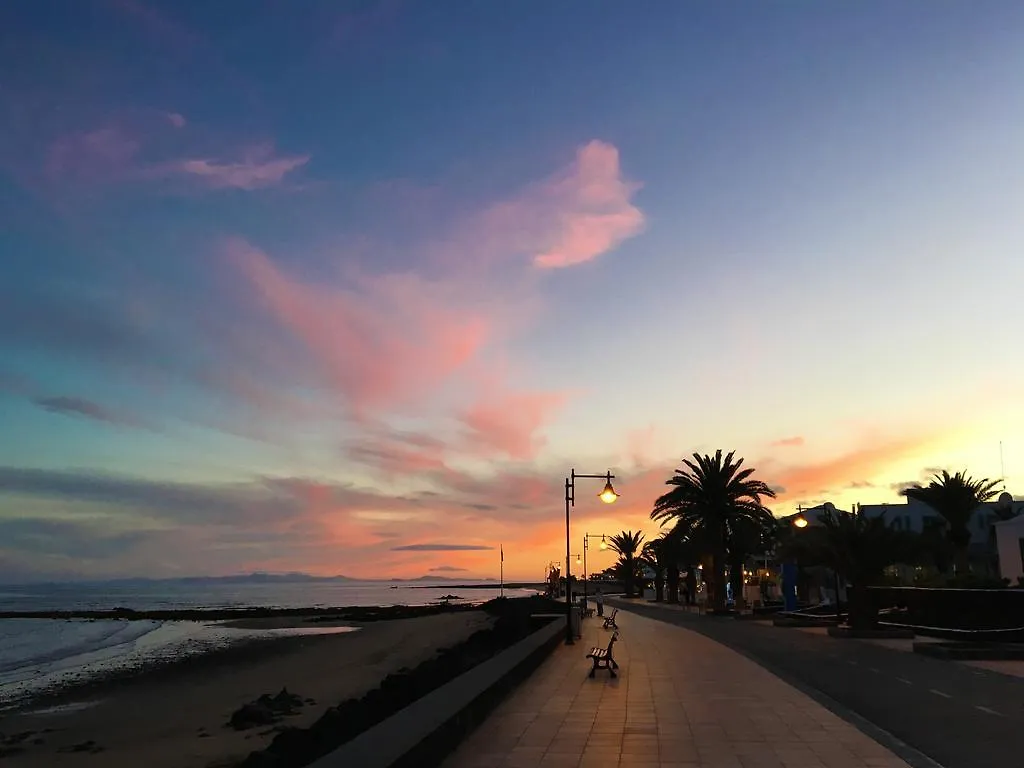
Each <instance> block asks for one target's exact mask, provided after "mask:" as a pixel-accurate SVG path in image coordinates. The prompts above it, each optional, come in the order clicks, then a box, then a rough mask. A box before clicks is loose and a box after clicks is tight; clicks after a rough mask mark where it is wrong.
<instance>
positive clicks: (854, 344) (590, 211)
mask: <svg viewBox="0 0 1024 768" xmlns="http://www.w3.org/2000/svg"><path fill="white" fill-rule="evenodd" d="M1022 36H1024V5H1022V4H1021V3H1019V2H1017V1H1016V0H982V1H981V2H976V3H963V2H953V1H952V0H909V1H908V2H903V3H891V2H887V1H885V0H862V2H858V3H846V4H840V3H819V2H812V1H811V0H794V1H793V2H762V3H752V2H740V1H739V0H727V1H725V2H716V3H706V2H696V0H693V1H687V2H670V1H669V0H664V1H662V0H658V1H656V2H650V3H644V4H642V6H637V5H636V4H632V3H624V2H612V1H611V0H597V1H596V2H594V1H593V0H562V2H559V3H549V2H541V0H523V2H518V3H483V2H481V3H454V2H453V3H435V2H427V1H426V0H420V1H419V2H416V1H415V0H405V1H403V0H384V1H383V2H356V1H355V0H350V1H348V2H333V1H328V0H324V1H322V2H318V1H317V0H304V2H301V3H284V2H263V3H251V2H241V1H240V0H225V1H224V2H219V3H199V2H181V1H176V2H170V1H168V2H157V1H156V0H80V1H76V2H72V1H71V0H54V2H49V3H37V2H29V1H28V0H15V2H10V3H5V4H4V5H3V8H2V9H0V71H2V72H3V73H4V75H3V77H2V78H0V581H4V580H6V581H18V580H36V579H77V578H106V577H123V576H149V577H169V576H180V575H221V574H234V573H242V572H249V571H255V570H265V571H304V572H307V573H312V574H323V575H329V574H345V575H348V576H353V577H364V578H366V577H391V576H397V577H417V576H422V575H446V576H454V577H463V576H464V577H466V578H469V577H493V576H497V574H498V569H499V553H500V551H501V550H503V551H504V558H505V560H504V572H505V577H506V578H510V579H531V580H536V579H539V578H541V577H542V576H543V574H544V569H545V567H546V565H547V564H548V563H549V562H551V561H560V560H562V559H564V556H565V527H564V525H565V524H564V516H563V515H564V512H563V478H564V477H565V476H566V475H567V474H568V473H569V471H570V469H573V468H575V470H576V471H577V472H581V473H603V472H606V471H611V472H613V473H614V474H615V475H616V481H615V482H616V487H617V489H618V490H619V492H620V493H621V494H622V496H621V498H620V499H619V501H618V502H617V503H615V504H614V505H603V504H601V502H600V501H598V500H597V497H596V494H597V493H598V492H599V491H600V490H601V483H600V482H598V481H593V480H585V481H579V482H578V483H577V490H576V500H577V503H576V506H575V509H574V510H573V517H572V527H571V545H570V548H571V550H572V554H573V557H574V558H575V555H576V554H578V552H579V550H580V549H581V548H582V541H583V536H584V534H585V533H597V534H613V533H617V532H618V531H621V530H624V529H631V530H636V529H642V530H643V532H644V533H645V535H646V536H647V537H648V538H652V537H653V536H655V535H657V532H658V528H657V524H656V523H653V522H652V521H651V520H650V519H649V513H650V510H651V507H652V504H653V502H654V500H655V499H656V498H657V496H658V495H659V494H660V493H661V492H662V491H663V489H664V481H665V480H666V479H667V478H668V477H670V476H671V474H672V472H673V469H674V468H676V467H678V466H679V465H680V462H681V460H682V458H683V457H686V456H689V455H690V454H692V453H694V452H695V451H698V452H713V451H715V450H716V449H718V448H721V449H724V450H725V451H729V450H735V451H736V452H737V454H738V455H740V456H742V457H744V458H745V461H746V464H747V465H750V466H753V467H755V468H756V470H757V472H756V477H758V478H760V479H762V480H764V481H765V482H766V483H768V484H769V485H770V486H771V487H772V488H774V489H775V490H776V491H777V494H778V497H777V499H775V500H774V501H772V502H771V507H772V509H773V510H774V511H775V513H776V514H779V515H782V514H789V513H791V512H793V511H795V509H796V507H797V505H800V504H815V503H820V502H821V501H823V500H831V501H833V502H834V503H836V504H837V505H838V506H840V507H845V508H848V507H849V505H850V504H853V503H856V502H863V503H878V502H885V501H888V502H891V503H901V498H900V496H899V493H898V492H899V490H900V488H901V487H903V485H905V484H906V483H909V482H916V481H921V480H924V479H926V478H927V477H928V475H929V473H931V472H934V471H935V470H937V469H943V468H945V469H950V470H951V471H955V470H959V469H966V470H967V471H968V472H969V473H971V474H973V475H975V476H979V477H990V478H998V477H1001V476H1002V477H1005V480H1006V486H1007V488H1008V489H1009V490H1011V491H1014V492H1024V442H1022V438H1021V435H1022V434H1024V407H1022V382H1024V355H1022V354H1021V352H1022V348H1021V338H1024V336H1022V333H1021V332H1022V330H1024V319H1022V318H1024V314H1022V312H1021V306H1020V302H1019V297H1020V285H1021V282H1022V278H1024V266H1022V263H1024V262H1022V254H1024V225H1022V223H1021V222H1024V213H1022V210H1024V138H1022V136H1024V134H1022V126H1024V89H1022V87H1021V81H1020V72H1022V71H1024V46H1021V45H1020V40H1021V39H1022ZM1000 443H1001V444H1002V447H1000ZM591 551H592V553H593V554H594V557H593V558H590V561H589V562H588V565H589V566H590V569H591V570H599V569H601V568H604V567H607V566H610V565H611V564H612V561H611V556H610V555H608V554H606V553H601V552H600V551H598V550H596V549H592V550H591Z"/></svg>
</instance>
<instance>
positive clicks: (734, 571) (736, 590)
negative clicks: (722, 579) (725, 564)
mask: <svg viewBox="0 0 1024 768" xmlns="http://www.w3.org/2000/svg"><path fill="white" fill-rule="evenodd" d="M729 583H730V585H731V586H732V596H733V599H734V600H735V601H736V610H737V611H738V610H740V609H741V608H742V607H743V561H742V560H737V559H736V558H732V562H731V563H730V564H729Z"/></svg>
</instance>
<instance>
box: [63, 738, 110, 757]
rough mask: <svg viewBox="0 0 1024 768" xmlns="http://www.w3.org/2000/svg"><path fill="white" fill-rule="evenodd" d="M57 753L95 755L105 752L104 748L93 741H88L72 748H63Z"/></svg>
mask: <svg viewBox="0 0 1024 768" xmlns="http://www.w3.org/2000/svg"><path fill="white" fill-rule="evenodd" d="M57 751H58V752H89V753H91V754H95V753H97V752H102V751H103V747H101V746H100V745H99V744H97V743H96V742H95V741H93V740H92V739H89V740H88V741H83V742H80V743H78V744H75V745H74V746H71V747H61V748H60V749H58V750H57Z"/></svg>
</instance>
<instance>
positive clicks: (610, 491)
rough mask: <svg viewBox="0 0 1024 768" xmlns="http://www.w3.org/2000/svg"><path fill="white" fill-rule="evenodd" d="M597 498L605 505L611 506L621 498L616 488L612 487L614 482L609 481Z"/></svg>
mask: <svg viewBox="0 0 1024 768" xmlns="http://www.w3.org/2000/svg"><path fill="white" fill-rule="evenodd" d="M597 497H598V498H599V499H600V500H601V501H603V502H604V503H605V504H611V503H612V502H613V501H615V500H616V499H617V498H619V494H618V493H616V492H615V488H614V487H612V481H611V480H609V481H608V482H607V483H605V484H604V490H603V491H601V493H599V494H598V495H597Z"/></svg>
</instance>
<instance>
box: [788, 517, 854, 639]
mask: <svg viewBox="0 0 1024 768" xmlns="http://www.w3.org/2000/svg"><path fill="white" fill-rule="evenodd" d="M826 507H827V508H828V502H826ZM793 525H795V526H796V527H797V528H799V529H800V530H803V529H804V528H806V527H807V518H806V517H804V510H803V507H797V515H796V517H794V518H793ZM832 573H833V574H834V575H835V577H836V624H842V623H843V609H842V607H841V606H840V604H839V587H840V580H839V569H838V568H833V569H832Z"/></svg>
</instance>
